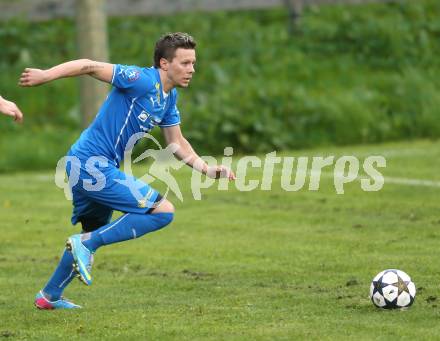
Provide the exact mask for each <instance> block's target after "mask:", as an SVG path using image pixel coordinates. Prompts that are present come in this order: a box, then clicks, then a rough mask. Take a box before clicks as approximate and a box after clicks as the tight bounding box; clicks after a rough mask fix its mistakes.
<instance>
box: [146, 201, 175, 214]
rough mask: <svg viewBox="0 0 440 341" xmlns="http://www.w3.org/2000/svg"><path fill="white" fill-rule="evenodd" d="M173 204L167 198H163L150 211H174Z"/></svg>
mask: <svg viewBox="0 0 440 341" xmlns="http://www.w3.org/2000/svg"><path fill="white" fill-rule="evenodd" d="M174 211H175V209H174V205H173V204H172V203H171V202H170V201H168V200H167V199H163V200H162V201H160V202H159V203H158V205H157V207H156V208H155V209H154V210H153V211H152V212H151V213H153V214H154V213H174Z"/></svg>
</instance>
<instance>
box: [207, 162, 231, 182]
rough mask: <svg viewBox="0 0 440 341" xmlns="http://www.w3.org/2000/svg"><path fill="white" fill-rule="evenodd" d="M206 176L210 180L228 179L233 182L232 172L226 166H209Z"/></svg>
mask: <svg viewBox="0 0 440 341" xmlns="http://www.w3.org/2000/svg"><path fill="white" fill-rule="evenodd" d="M206 175H207V176H208V177H210V178H211V179H220V178H228V179H229V180H235V174H234V172H233V171H232V170H231V169H229V168H228V167H226V166H223V165H219V166H210V167H209V168H208V171H207V172H206Z"/></svg>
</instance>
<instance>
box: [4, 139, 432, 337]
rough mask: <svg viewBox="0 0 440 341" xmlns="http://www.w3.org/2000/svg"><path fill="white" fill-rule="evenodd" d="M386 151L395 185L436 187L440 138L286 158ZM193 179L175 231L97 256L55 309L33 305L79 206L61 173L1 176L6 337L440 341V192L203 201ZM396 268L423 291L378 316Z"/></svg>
mask: <svg viewBox="0 0 440 341" xmlns="http://www.w3.org/2000/svg"><path fill="white" fill-rule="evenodd" d="M378 153H379V154H383V155H385V156H386V158H387V168H385V169H383V170H382V173H383V174H384V176H385V178H386V177H398V178H411V179H424V180H432V181H440V175H439V173H438V169H439V167H440V161H439V160H440V142H429V141H418V142H413V143H395V144H386V145H373V146H358V147H344V148H336V147H335V148H328V149H325V150H322V149H320V150H307V151H292V152H290V153H285V155H291V156H301V155H344V154H345V155H350V154H354V155H358V156H359V157H360V159H363V158H365V157H366V156H367V155H370V154H378ZM137 171H138V172H140V169H138V170H137ZM329 173H331V168H329V169H327V170H326V173H325V174H326V175H328V174H329ZM249 174H250V175H251V176H250V178H253V179H259V178H261V172H259V171H256V170H254V171H253V172H251V173H249ZM275 174H278V175H279V172H275ZM189 175H190V173H189V171H188V170H181V171H179V172H178V173H177V174H176V176H177V178H178V181H179V183H180V184H181V187H182V188H183V194H184V202H183V203H179V202H178V201H177V200H173V201H174V203H175V204H176V207H177V214H176V219H175V221H174V222H173V224H172V225H171V226H169V227H167V228H166V229H164V230H162V231H160V232H156V233H154V234H151V235H148V236H145V237H143V238H140V239H139V240H136V241H130V242H126V243H121V244H117V245H113V246H109V247H105V248H102V249H100V250H99V251H98V253H97V256H96V262H95V267H94V270H93V274H94V279H95V281H94V283H93V285H92V286H91V287H89V288H88V287H85V286H83V285H82V284H81V283H79V281H78V282H77V281H74V282H73V283H72V284H71V285H70V287H69V288H68V289H67V291H66V296H68V297H69V298H71V299H72V300H74V301H75V302H77V303H79V304H82V305H83V306H84V309H82V310H80V311H51V312H48V311H38V310H36V309H35V308H34V307H33V306H32V304H33V297H34V295H35V293H36V292H37V291H38V290H39V289H40V288H41V287H42V286H43V285H44V284H45V282H46V280H47V278H48V276H49V275H50V274H51V272H52V270H53V268H54V266H55V265H56V263H57V261H58V256H59V255H60V254H61V251H62V248H63V244H64V240H65V239H66V237H67V236H68V235H69V234H72V233H74V232H75V231H77V229H76V228H72V227H71V226H70V222H69V218H70V209H71V207H70V203H69V202H68V201H66V200H65V199H64V197H63V193H62V191H61V190H59V189H57V188H56V187H55V185H54V183H53V179H52V176H53V172H38V173H37V172H33V173H19V174H13V175H1V176H0V193H1V194H0V214H1V217H2V223H1V225H0V226H1V227H0V231H1V235H2V242H1V244H0V321H1V322H0V337H4V338H5V339H7V338H8V339H23V340H24V339H44V340H58V339H87V340H93V339H96V340H97V339H115V340H116V339H118V340H120V339H121V337H124V339H126V340H135V339H137V340H139V339H144V340H145V339H148V340H268V339H276V340H295V339H303V340H326V339H328V340H334V339H353V340H372V339H379V340H390V339H398V338H399V339H413V340H414V339H416V340H420V339H438V336H439V329H438V326H437V325H438V319H439V317H440V307H439V306H438V300H436V298H437V297H439V295H440V289H439V279H440V268H439V256H438V245H439V243H438V240H439V237H440V231H439V228H440V217H439V215H438V198H439V194H440V188H438V187H429V186H425V187H422V186H409V185H403V184H400V185H398V184H388V183H387V182H385V186H384V188H383V189H382V190H381V191H379V192H370V193H366V192H363V191H361V189H360V184H359V182H354V183H352V184H349V185H347V186H346V187H345V194H344V195H337V194H335V189H334V187H333V182H332V178H331V177H328V176H325V177H323V178H322V180H321V188H320V190H319V191H317V192H310V191H307V190H305V189H304V190H301V191H298V192H284V191H282V190H281V189H280V184H279V180H275V181H274V183H273V186H272V190H271V191H260V190H257V191H253V192H248V193H244V192H238V191H236V190H233V186H231V188H230V190H229V191H218V190H216V189H215V188H211V189H209V190H206V191H205V192H204V193H203V200H202V201H195V200H192V199H191V196H190V189H189V186H187V185H185V184H186V183H188V180H189ZM390 267H393V268H400V269H402V270H404V271H406V272H408V273H409V274H410V275H411V276H412V278H413V280H414V281H415V283H416V286H417V288H418V293H417V297H416V302H415V304H414V306H413V307H411V308H410V309H408V310H405V311H382V310H379V309H376V308H375V307H374V306H373V305H372V303H371V302H370V301H369V299H368V290H369V284H370V281H371V279H372V278H373V276H374V275H375V274H376V273H378V272H379V271H381V270H383V269H386V268H390ZM348 282H350V283H351V285H347V283H348Z"/></svg>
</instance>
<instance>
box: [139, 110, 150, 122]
mask: <svg viewBox="0 0 440 341" xmlns="http://www.w3.org/2000/svg"><path fill="white" fill-rule="evenodd" d="M148 117H150V114H149V113H147V112H146V111H144V110H142V112H141V113H140V114H139V115H138V119H139V120H140V121H142V122H145V121H146V120H148Z"/></svg>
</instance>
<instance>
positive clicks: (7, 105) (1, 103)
mask: <svg viewBox="0 0 440 341" xmlns="http://www.w3.org/2000/svg"><path fill="white" fill-rule="evenodd" d="M0 112H1V113H3V114H5V115H8V116H12V117H13V118H14V120H15V121H16V122H18V123H22V122H23V113H22V112H21V111H20V109H19V108H18V107H17V105H16V104H15V103H14V102H11V101H7V100H5V99H4V98H2V97H1V96H0Z"/></svg>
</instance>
